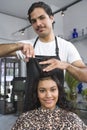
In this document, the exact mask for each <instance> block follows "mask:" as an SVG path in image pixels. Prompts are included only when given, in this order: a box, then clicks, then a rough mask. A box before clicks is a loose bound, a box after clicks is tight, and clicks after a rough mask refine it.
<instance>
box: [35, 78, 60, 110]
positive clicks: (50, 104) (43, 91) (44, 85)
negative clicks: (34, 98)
mask: <svg viewBox="0 0 87 130" xmlns="http://www.w3.org/2000/svg"><path fill="white" fill-rule="evenodd" d="M37 92H38V98H39V101H40V103H41V107H42V108H43V109H50V110H53V109H54V108H55V107H56V103H57V101H58V96H59V92H58V87H57V84H56V82H55V81H53V80H52V79H51V78H49V79H44V80H40V81H39V84H38V90H37Z"/></svg>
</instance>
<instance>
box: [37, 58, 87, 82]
mask: <svg viewBox="0 0 87 130" xmlns="http://www.w3.org/2000/svg"><path fill="white" fill-rule="evenodd" d="M40 64H49V65H48V66H47V67H46V68H44V69H43V71H47V72H48V71H51V70H52V69H55V68H59V69H62V70H66V71H68V72H69V73H70V74H71V75H72V76H73V77H74V78H76V79H77V80H79V81H81V82H87V66H86V65H85V64H84V63H83V62H82V61H81V60H78V61H75V62H73V63H72V64H70V63H67V62H63V61H60V60H57V59H50V60H47V61H43V62H40Z"/></svg>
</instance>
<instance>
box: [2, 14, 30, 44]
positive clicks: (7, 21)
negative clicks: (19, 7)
mask: <svg viewBox="0 0 87 130" xmlns="http://www.w3.org/2000/svg"><path fill="white" fill-rule="evenodd" d="M27 25H28V22H27V21H26V20H24V19H19V18H16V17H12V16H9V15H5V14H2V13H0V43H2V42H5V43H8V42H15V41H18V40H21V39H26V38H27V30H26V31H25V35H21V33H17V31H18V30H20V29H21V28H23V27H25V26H27Z"/></svg>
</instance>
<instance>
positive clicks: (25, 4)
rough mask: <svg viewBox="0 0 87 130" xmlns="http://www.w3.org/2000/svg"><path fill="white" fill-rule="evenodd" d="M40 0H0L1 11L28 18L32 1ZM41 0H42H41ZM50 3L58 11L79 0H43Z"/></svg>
mask: <svg viewBox="0 0 87 130" xmlns="http://www.w3.org/2000/svg"><path fill="white" fill-rule="evenodd" d="M37 1H38V0H0V13H4V14H7V15H11V16H15V17H18V18H22V19H27V11H28V9H29V7H30V6H31V4H32V3H34V2H37ZM39 1H40V0H39ZM41 1H43V2H46V3H47V4H49V5H50V6H51V8H52V10H53V9H54V8H55V10H53V11H56V10H58V9H60V8H62V7H64V6H66V5H68V4H70V3H72V2H75V1H77V0H41Z"/></svg>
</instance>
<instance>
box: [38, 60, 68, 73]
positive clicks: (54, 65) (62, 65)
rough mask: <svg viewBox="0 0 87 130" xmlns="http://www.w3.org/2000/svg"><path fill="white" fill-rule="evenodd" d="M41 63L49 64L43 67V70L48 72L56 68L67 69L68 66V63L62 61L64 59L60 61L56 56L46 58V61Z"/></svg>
mask: <svg viewBox="0 0 87 130" xmlns="http://www.w3.org/2000/svg"><path fill="white" fill-rule="evenodd" d="M39 64H41V65H46V64H48V66H47V67H45V68H44V69H43V71H46V72H48V71H51V70H53V69H56V68H59V69H62V70H65V69H66V68H67V67H68V63H66V62H62V61H60V60H58V59H54V58H52V59H49V60H46V61H42V62H40V63H39Z"/></svg>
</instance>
